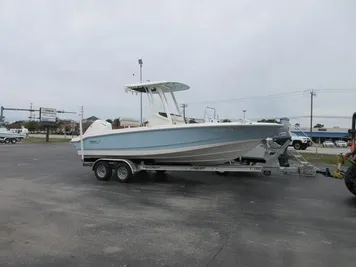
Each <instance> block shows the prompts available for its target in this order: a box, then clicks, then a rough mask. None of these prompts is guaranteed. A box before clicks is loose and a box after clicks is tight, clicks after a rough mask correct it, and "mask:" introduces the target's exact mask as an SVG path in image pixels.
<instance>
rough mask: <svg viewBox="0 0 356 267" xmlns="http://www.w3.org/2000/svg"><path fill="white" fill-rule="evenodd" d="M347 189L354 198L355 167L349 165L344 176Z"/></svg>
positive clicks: (355, 189)
mask: <svg viewBox="0 0 356 267" xmlns="http://www.w3.org/2000/svg"><path fill="white" fill-rule="evenodd" d="M344 180H345V185H346V187H347V189H348V190H349V191H350V192H351V193H352V194H354V195H355V196H356V166H355V165H351V166H350V167H349V168H348V169H347V171H346V173H345V176H344Z"/></svg>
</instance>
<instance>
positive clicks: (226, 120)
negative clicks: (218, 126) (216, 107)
mask: <svg viewBox="0 0 356 267" xmlns="http://www.w3.org/2000/svg"><path fill="white" fill-rule="evenodd" d="M222 122H231V120H229V119H223V121H222Z"/></svg>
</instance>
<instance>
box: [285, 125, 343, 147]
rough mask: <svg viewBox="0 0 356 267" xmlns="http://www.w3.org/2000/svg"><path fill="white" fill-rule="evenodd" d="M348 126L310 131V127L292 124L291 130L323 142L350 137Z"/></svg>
mask: <svg viewBox="0 0 356 267" xmlns="http://www.w3.org/2000/svg"><path fill="white" fill-rule="evenodd" d="M348 130H349V129H348V128H313V130H312V133H310V128H308V127H295V126H290V127H289V131H290V132H292V133H295V134H297V135H304V136H305V135H307V136H309V137H311V138H312V139H313V141H314V142H318V143H322V142H324V141H325V140H332V141H336V140H345V141H347V140H348V139H350V134H349V133H348Z"/></svg>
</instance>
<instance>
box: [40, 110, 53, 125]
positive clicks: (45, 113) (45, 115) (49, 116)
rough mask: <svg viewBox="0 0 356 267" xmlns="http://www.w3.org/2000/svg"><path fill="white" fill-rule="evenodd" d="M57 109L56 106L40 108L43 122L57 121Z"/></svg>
mask: <svg viewBox="0 0 356 267" xmlns="http://www.w3.org/2000/svg"><path fill="white" fill-rule="evenodd" d="M56 119H57V110H56V109H54V108H40V121H41V122H56Z"/></svg>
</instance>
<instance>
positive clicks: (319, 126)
mask: <svg viewBox="0 0 356 267" xmlns="http://www.w3.org/2000/svg"><path fill="white" fill-rule="evenodd" d="M313 128H324V124H320V123H317V124H315V125H314V127H313Z"/></svg>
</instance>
